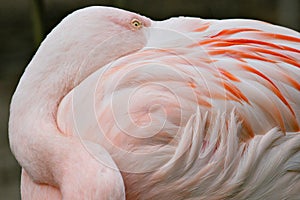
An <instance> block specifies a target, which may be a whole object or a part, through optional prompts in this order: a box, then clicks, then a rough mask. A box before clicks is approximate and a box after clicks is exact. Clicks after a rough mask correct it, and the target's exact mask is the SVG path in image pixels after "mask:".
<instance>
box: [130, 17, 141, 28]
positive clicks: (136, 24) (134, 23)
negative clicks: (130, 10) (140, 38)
mask: <svg viewBox="0 0 300 200" xmlns="http://www.w3.org/2000/svg"><path fill="white" fill-rule="evenodd" d="M131 25H132V26H133V28H135V29H140V28H142V26H143V23H142V22H141V21H140V20H138V19H133V20H132V21H131Z"/></svg>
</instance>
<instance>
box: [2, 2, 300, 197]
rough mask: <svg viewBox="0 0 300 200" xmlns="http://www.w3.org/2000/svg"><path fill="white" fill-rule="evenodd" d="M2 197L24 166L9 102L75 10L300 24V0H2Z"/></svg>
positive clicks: (15, 188) (12, 193)
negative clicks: (12, 141)
mask: <svg viewBox="0 0 300 200" xmlns="http://www.w3.org/2000/svg"><path fill="white" fill-rule="evenodd" d="M0 2H1V3H0V27H1V29H0V46H1V48H0V200H2V199H8V200H10V199H20V192H19V183H20V167H19V165H18V164H17V162H16V160H15V159H14V157H13V156H12V154H11V152H10V150H9V145H8V136H7V124H8V114H9V102H10V99H11V96H12V94H13V91H14V90H15V87H16V85H17V82H18V80H19V78H20V76H21V74H22V72H23V70H24V68H25V67H26V65H27V64H28V62H29V61H30V60H31V57H32V56H33V54H34V52H35V51H36V49H37V47H38V45H39V43H40V42H41V40H42V39H43V38H44V37H45V35H46V34H47V33H48V32H49V31H50V30H51V29H52V28H53V27H54V26H55V25H56V24H57V23H59V21H60V20H61V19H62V18H64V17H65V16H66V15H67V14H69V13H70V12H72V11H74V10H76V9H79V8H82V7H86V6H90V5H107V6H114V7H119V8H123V9H127V10H130V11H133V12H137V13H140V14H142V15H145V16H148V17H150V18H152V19H155V20H162V19H166V18H169V17H172V16H195V17H201V18H216V19H222V18H252V19H259V20H263V21H267V22H271V23H275V24H279V25H283V26H286V27H289V28H292V29H295V30H297V31H299V30H300V1H299V0H64V1H61V0H14V1H5V0H0Z"/></svg>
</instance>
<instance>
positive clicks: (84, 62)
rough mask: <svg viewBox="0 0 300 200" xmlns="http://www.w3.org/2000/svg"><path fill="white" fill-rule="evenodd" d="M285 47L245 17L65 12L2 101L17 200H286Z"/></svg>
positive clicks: (292, 167) (295, 177) (293, 104)
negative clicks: (17, 180)
mask: <svg viewBox="0 0 300 200" xmlns="http://www.w3.org/2000/svg"><path fill="white" fill-rule="evenodd" d="M100 19H101V20H100ZM97 20H100V21H101V23H100V24H99V25H96V24H97ZM87 22H88V23H87ZM81 23H82V24H81ZM77 24H78V26H80V25H82V26H83V27H84V28H85V30H86V32H87V34H82V35H78V32H76V31H75V30H74V31H73V32H72V34H71V35H68V33H69V32H71V31H72V30H73V29H74V28H75V27H76V26H77ZM59 36H60V37H59ZM61 38H64V39H65V41H62V40H61ZM51 45H53V46H54V47H52V46H51ZM51 48H52V49H51ZM299 49H300V34H299V33H298V32H295V31H293V30H290V29H287V28H283V27H279V26H275V25H272V24H268V23H265V22H260V21H255V20H243V19H231V20H204V19H198V18H188V17H179V18H171V19H169V20H165V21H161V22H158V21H151V20H150V19H148V18H145V17H142V16H139V15H136V14H134V13H129V12H126V11H122V10H118V9H113V8H105V7H92V8H86V9H83V10H81V11H77V12H75V13H74V14H71V15H70V16H68V17H67V18H66V19H65V20H63V22H62V23H61V24H60V25H58V27H57V28H55V29H54V31H52V32H51V33H50V34H49V36H48V37H47V38H46V40H45V41H44V42H43V44H42V45H41V47H40V49H39V50H38V52H37V54H36V55H35V57H34V58H33V60H32V61H31V63H30V64H29V66H28V68H27V69H26V71H25V74H24V75H23V77H22V79H21V82H20V84H19V86H18V88H17V91H16V93H15V95H14V98H13V100H12V109H11V119H10V142H11V146H12V150H13V152H14V154H15V156H16V158H17V159H18V161H19V162H20V164H21V166H22V167H23V173H22V179H23V180H22V187H21V188H22V196H23V198H24V199H34V198H35V199H39V195H40V194H46V193H49V196H51V195H52V196H53V198H56V199H60V198H63V199H99V198H101V199H122V198H123V199H125V198H126V199H170V198H171V199H276V198H277V199H278V198H279V199H297V198H298V197H299V196H300V193H299V191H300V167H299V166H300V165H299V161H300V152H299V149H300V134H299V123H300V104H299V102H300V83H299V80H300V64H299V63H300V51H299ZM62 52H64V54H65V56H62V55H61V53H62ZM51 53H52V54H51ZM43 63H44V65H45V67H41V66H40V65H41V64H43ZM46 75H49V76H46ZM37 82H40V83H41V84H40V85H38V86H37V85H35V84H36V83H37ZM29 90H35V91H36V92H35V93H34V94H33V95H31V96H30V95H29V97H28V96H25V94H27V93H26V91H29ZM37 96H38V97H37ZM36 98H38V99H39V101H38V102H37V100H36ZM33 102H36V103H35V104H33ZM25 105H30V106H27V107H26V108H24V106H25ZM21 113H23V114H21ZM29 117H31V118H30V119H31V120H30V119H29ZM32 119H34V120H33V122H32ZM29 138H31V139H29ZM28 147H29V148H28ZM42 158H43V159H42Z"/></svg>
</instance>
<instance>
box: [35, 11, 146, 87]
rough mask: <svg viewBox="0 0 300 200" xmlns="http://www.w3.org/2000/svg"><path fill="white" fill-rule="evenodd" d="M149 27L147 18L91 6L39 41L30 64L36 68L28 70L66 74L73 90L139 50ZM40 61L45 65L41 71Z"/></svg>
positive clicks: (72, 16)
mask: <svg viewBox="0 0 300 200" xmlns="http://www.w3.org/2000/svg"><path fill="white" fill-rule="evenodd" d="M150 26H151V20H150V19H148V18H146V17H143V16H140V15H138V14H136V13H132V12H128V11H124V10H120V9H117V8H111V7H101V6H92V7H88V8H84V9H80V10H77V11H75V12H73V13H71V14H70V15H68V16H67V17H66V18H65V19H63V20H62V22H61V23H59V24H58V25H57V26H56V27H55V28H54V29H53V30H52V31H51V32H50V34H49V35H48V36H47V38H46V39H45V40H44V41H43V43H42V44H41V46H40V48H39V49H38V51H37V53H36V56H35V57H40V59H37V58H36V59H33V61H32V62H33V65H35V66H37V67H32V68H39V69H34V70H33V71H35V73H38V72H40V73H41V74H43V73H45V69H46V70H47V72H54V73H53V74H54V76H57V75H58V74H59V73H61V74H64V76H65V75H66V74H69V75H68V77H69V80H71V82H72V80H74V84H73V85H72V87H74V86H76V85H77V84H78V83H80V82H81V81H82V80H83V79H85V78H86V77H87V76H88V75H89V74H91V73H92V72H94V71H96V70H97V69H99V68H100V67H102V66H104V65H105V64H107V63H109V62H111V61H114V60H116V59H118V58H120V57H122V56H125V55H127V54H130V53H132V52H135V51H138V50H139V49H141V48H143V47H144V46H145V45H146V43H147V31H146V30H147V27H150ZM41 60H42V61H43V62H44V63H46V65H45V64H44V65H43V66H44V67H43V68H41V65H40V61H41ZM34 63H35V64H34ZM62 63H64V66H61V64H62ZM62 68H63V69H62ZM70 68H71V69H70ZM64 69H66V70H67V73H66V71H65V70H64ZM75 72H76V74H74V73H75Z"/></svg>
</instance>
